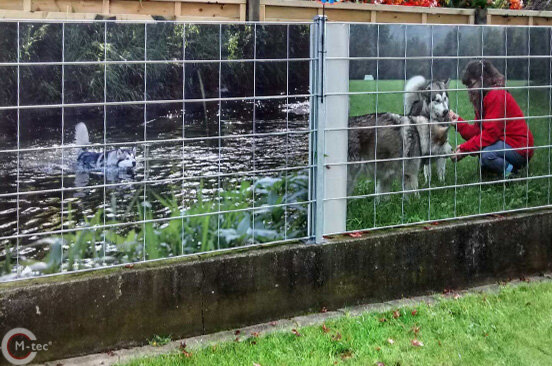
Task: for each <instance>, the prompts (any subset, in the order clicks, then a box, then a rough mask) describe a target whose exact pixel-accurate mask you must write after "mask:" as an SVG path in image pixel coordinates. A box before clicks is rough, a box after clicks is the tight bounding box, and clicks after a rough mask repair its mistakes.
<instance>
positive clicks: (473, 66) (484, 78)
mask: <svg viewBox="0 0 552 366" xmlns="http://www.w3.org/2000/svg"><path fill="white" fill-rule="evenodd" d="M472 80H473V81H475V82H474V83H473V84H472ZM462 84H464V85H466V86H467V87H469V88H471V89H470V90H469V91H468V93H469V96H470V101H471V102H472V104H473V107H474V108H475V110H476V111H477V112H479V115H480V116H481V115H482V113H481V110H480V109H481V101H482V100H483V98H484V97H485V95H487V93H488V92H489V90H482V89H478V88H503V87H504V85H505V83H504V75H502V74H501V73H500V71H498V69H497V68H496V67H495V66H494V65H493V64H492V63H491V62H490V61H487V60H473V61H470V62H469V63H468V64H467V65H466V67H465V68H464V75H463V76H462Z"/></svg>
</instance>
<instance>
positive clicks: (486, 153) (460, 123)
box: [449, 60, 533, 176]
mask: <svg viewBox="0 0 552 366" xmlns="http://www.w3.org/2000/svg"><path fill="white" fill-rule="evenodd" d="M462 83H463V84H464V85H466V86H467V87H468V89H469V90H468V93H469V96H470V101H471V102H472V104H473V107H474V109H475V119H476V120H479V121H478V122H475V123H473V124H469V123H466V122H464V120H463V119H462V118H460V116H458V115H457V114H456V113H454V112H452V111H451V112H450V113H449V115H450V118H451V120H452V121H453V122H457V123H456V129H457V131H458V132H459V133H460V135H462V137H463V138H464V139H465V140H466V142H464V143H463V144H461V145H459V146H458V147H457V148H456V150H455V152H454V154H453V155H452V156H451V159H452V160H453V161H459V160H461V159H462V158H464V157H465V156H466V154H462V153H467V152H473V153H474V154H472V155H477V154H476V153H481V155H480V158H479V159H480V163H481V167H483V168H486V169H488V170H491V171H493V172H496V173H500V174H504V176H508V175H509V174H510V173H511V172H512V171H517V170H518V169H520V168H523V167H524V166H525V165H526V164H527V161H528V160H529V159H531V157H532V156H533V149H529V148H530V147H533V134H531V131H530V130H529V127H528V126H527V123H526V122H525V119H524V116H523V112H522V111H521V109H520V108H519V106H518V104H517V103H516V101H515V99H514V97H513V96H512V95H511V94H510V93H509V92H507V91H506V90H504V89H503V88H504V75H502V74H501V73H500V72H499V71H498V70H497V69H496V67H494V65H493V64H492V63H490V62H489V61H486V60H481V61H471V62H470V63H468V65H467V66H466V69H465V71H464V76H463V77H462ZM481 88H484V89H481ZM488 88H497V89H488Z"/></svg>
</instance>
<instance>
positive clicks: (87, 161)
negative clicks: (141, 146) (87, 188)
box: [75, 122, 136, 170]
mask: <svg viewBox="0 0 552 366" xmlns="http://www.w3.org/2000/svg"><path fill="white" fill-rule="evenodd" d="M75 144H77V145H81V147H80V148H79V155H78V157H77V164H78V166H79V168H81V169H85V170H99V169H103V168H104V166H105V167H106V168H111V169H124V170H130V169H133V168H134V167H136V148H135V147H134V148H132V149H120V148H119V149H115V150H109V151H105V152H95V151H88V150H86V148H85V147H82V146H84V145H89V144H90V140H89V137H88V129H87V128H86V125H85V124H84V123H83V122H80V123H78V124H77V125H76V126H75Z"/></svg>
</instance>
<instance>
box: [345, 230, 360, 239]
mask: <svg viewBox="0 0 552 366" xmlns="http://www.w3.org/2000/svg"><path fill="white" fill-rule="evenodd" d="M347 235H349V236H350V237H351V238H360V237H362V233H361V232H359V231H355V232H354V233H348V234H347Z"/></svg>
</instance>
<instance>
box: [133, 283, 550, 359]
mask: <svg viewBox="0 0 552 366" xmlns="http://www.w3.org/2000/svg"><path fill="white" fill-rule="evenodd" d="M550 303H552V283H550V282H542V283H530V284H522V285H519V286H516V287H514V286H509V285H507V286H505V287H503V288H501V291H500V293H499V294H496V295H489V294H486V295H484V294H482V295H466V296H463V297H460V298H455V297H449V298H447V299H442V300H440V301H439V302H438V303H437V304H435V305H432V306H428V305H425V304H424V305H419V306H416V307H412V308H402V309H400V310H399V311H398V313H395V314H394V313H393V310H392V311H388V312H386V313H367V314H364V315H362V316H359V317H350V316H345V317H342V318H339V319H335V320H331V321H327V322H326V323H325V329H323V327H322V326H312V327H305V328H300V329H297V331H298V333H299V334H300V336H297V335H295V334H294V333H292V332H285V333H282V332H280V333H274V334H270V335H266V336H265V335H262V334H261V335H259V336H258V337H252V336H251V337H250V338H246V339H244V340H243V341H242V342H239V343H237V342H230V343H222V344H219V345H217V346H216V347H208V348H204V349H200V350H197V351H191V355H188V356H186V355H184V354H182V353H178V354H177V353H173V354H169V355H164V356H160V357H155V358H146V359H138V360H136V361H134V362H130V363H129V364H128V365H129V366H130V365H148V366H149V365H209V366H211V365H248V366H253V365H255V364H258V365H262V366H267V365H336V364H346V365H376V364H377V363H378V362H383V363H384V364H385V365H388V366H389V365H516V366H519V365H550V364H552V309H551V308H550ZM414 310H416V312H414V313H413V311H414ZM397 315H398V317H397ZM383 320H385V321H383ZM242 338H245V335H243V336H242ZM413 340H416V341H418V342H421V343H422V344H423V346H421V345H418V346H415V345H413ZM418 344H419V343H418Z"/></svg>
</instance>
